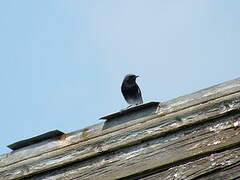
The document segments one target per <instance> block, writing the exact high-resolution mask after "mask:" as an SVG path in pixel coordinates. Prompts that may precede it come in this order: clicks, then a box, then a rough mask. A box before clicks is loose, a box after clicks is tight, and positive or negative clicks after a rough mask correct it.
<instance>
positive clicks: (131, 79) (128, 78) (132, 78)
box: [123, 74, 139, 83]
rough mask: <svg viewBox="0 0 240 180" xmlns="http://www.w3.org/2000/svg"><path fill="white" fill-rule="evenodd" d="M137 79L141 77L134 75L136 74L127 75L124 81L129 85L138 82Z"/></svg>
mask: <svg viewBox="0 0 240 180" xmlns="http://www.w3.org/2000/svg"><path fill="white" fill-rule="evenodd" d="M137 77H139V76H137V75H134V74H127V75H126V76H125V77H124V80H123V81H125V82H129V83H131V82H136V79H137Z"/></svg>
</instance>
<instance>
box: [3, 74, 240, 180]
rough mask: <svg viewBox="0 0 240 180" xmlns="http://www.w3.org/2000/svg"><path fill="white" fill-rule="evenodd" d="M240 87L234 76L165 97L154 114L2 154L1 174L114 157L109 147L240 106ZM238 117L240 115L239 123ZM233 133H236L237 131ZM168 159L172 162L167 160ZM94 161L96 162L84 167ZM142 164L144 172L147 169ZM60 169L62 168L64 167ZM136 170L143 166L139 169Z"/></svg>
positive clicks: (16, 175)
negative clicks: (192, 90) (239, 117)
mask: <svg viewBox="0 0 240 180" xmlns="http://www.w3.org/2000/svg"><path fill="white" fill-rule="evenodd" d="M239 92H240V79H235V80H232V81H228V82H226V83H222V84H220V85H217V86H214V87H211V88H208V89H204V90H201V91H198V92H196V93H193V94H190V95H187V96H183V97H179V98H176V99H174V100H170V101H168V102H165V103H162V105H161V107H160V109H159V111H158V114H157V115H154V116H150V117H146V118H141V119H137V120H134V121H131V122H127V123H124V124H121V125H119V126H116V127H112V128H109V129H104V130H102V127H103V123H100V124H97V125H94V126H91V127H88V128H84V129H82V130H80V131H76V132H72V133H69V134H65V135H63V136H62V137H61V138H60V139H59V140H58V141H50V142H47V143H43V144H38V145H35V146H32V147H28V148H25V149H22V150H19V151H15V152H12V153H9V154H5V155H1V156H0V179H4V180H6V179H16V178H23V177H28V176H32V175H34V174H36V173H41V172H43V171H46V170H51V169H55V168H58V167H61V166H67V165H68V164H70V163H78V162H81V164H84V163H86V162H91V160H92V159H97V158H99V157H103V156H107V157H110V155H111V153H110V152H115V151H116V150H117V149H121V150H122V149H124V148H131V147H134V145H135V146H137V145H138V144H142V143H141V142H145V141H146V142H147V141H151V140H153V139H158V138H162V137H164V136H166V135H171V134H174V133H177V132H178V131H180V130H181V129H184V128H186V127H187V126H195V124H196V126H198V125H197V124H199V123H204V122H208V121H211V119H215V118H217V117H219V116H225V115H226V114H228V113H229V112H232V111H237V110H238V109H239V107H240V93H239ZM237 123H238V121H236V122H235V125H236V124H237ZM233 127H234V126H232V128H233ZM232 128H230V129H232ZM229 133H230V134H229V135H230V136H231V135H232V134H231V133H233V132H232V131H231V132H229ZM227 134H228V133H227ZM238 138H239V137H238ZM232 140H233V141H232ZM234 140H236V139H235V138H234V137H233V138H232V139H230V141H229V142H230V145H232V144H234V143H238V141H237V140H236V142H235V141H234ZM220 144H221V145H222V146H223V147H225V146H229V144H228V142H226V143H224V144H222V143H220ZM223 147H221V148H223ZM215 150H216V149H215ZM215 150H214V151H215ZM211 151H213V150H211ZM108 153H109V154H110V155H109V154H108ZM128 155H129V154H128ZM184 158H185V157H184ZM166 163H170V162H167V161H165V164H166ZM102 164H103V165H104V163H102ZM158 165H159V164H158ZM162 165H163V164H162ZM155 166H156V164H154V163H153V165H152V166H151V163H150V164H149V165H148V166H145V167H147V168H150V169H151V168H154V167H155ZM89 167H91V166H87V167H85V169H88V168H89ZM91 168H92V167H91ZM80 169H81V168H80ZM140 170H141V169H139V172H141V171H142V170H141V171H140ZM56 171H57V172H58V174H61V173H59V172H60V171H58V170H56ZM115 171H116V169H115ZM52 172H55V171H52ZM111 173H112V172H111ZM111 173H110V174H111ZM134 173H138V172H135V171H134ZM73 174H74V173H73ZM85 177H86V176H85ZM119 177H120V176H119ZM56 178H58V176H56Z"/></svg>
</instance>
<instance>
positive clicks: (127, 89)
mask: <svg viewBox="0 0 240 180" xmlns="http://www.w3.org/2000/svg"><path fill="white" fill-rule="evenodd" d="M137 77H139V76H136V75H134V74H128V75H126V76H125V77H124V79H123V82H122V86H121V91H122V94H123V97H124V99H125V100H126V101H127V103H128V104H130V106H128V107H131V106H133V105H138V104H142V103H143V100H142V93H141V90H140V88H139V87H138V85H137V83H136V78H137Z"/></svg>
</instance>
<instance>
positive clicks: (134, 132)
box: [0, 78, 240, 180]
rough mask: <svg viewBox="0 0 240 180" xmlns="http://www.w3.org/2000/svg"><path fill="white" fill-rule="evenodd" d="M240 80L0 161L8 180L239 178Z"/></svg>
mask: <svg viewBox="0 0 240 180" xmlns="http://www.w3.org/2000/svg"><path fill="white" fill-rule="evenodd" d="M239 108H240V78H238V79H235V80H232V81H228V82H225V83H222V84H220V85H217V86H213V87H210V88H207V89H203V90H201V91H198V92H195V93H193V94H190V95H186V96H182V97H179V98H176V99H173V100H170V101H167V102H164V103H161V104H160V107H159V108H158V110H157V113H156V114H154V115H150V116H147V117H143V118H139V119H135V120H131V121H128V122H125V123H122V124H117V125H116V126H112V127H110V128H106V129H103V127H104V123H99V124H96V125H93V126H91V127H87V128H84V129H82V130H79V131H75V132H72V133H69V134H63V135H61V136H60V137H59V138H58V139H57V140H49V141H47V142H45V143H40V144H35V145H33V146H28V147H25V148H22V149H19V150H17V151H13V152H11V153H8V154H4V155H1V156H0V180H8V179H33V180H38V179H59V180H62V179H81V180H82V179H90V180H91V179H93V180H98V179H101V180H103V179H104V180H108V179H144V180H145V179H151V180H152V179H166V180H170V179H172V180H173V179H174V180H176V179H179V180H180V179H184V180H185V179H186V180H187V179H199V180H200V179H201V180H202V179H215V180H216V179H228V180H230V179H240V111H239Z"/></svg>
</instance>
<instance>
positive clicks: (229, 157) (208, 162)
mask: <svg viewBox="0 0 240 180" xmlns="http://www.w3.org/2000/svg"><path fill="white" fill-rule="evenodd" d="M239 163H240V147H237V148H233V149H230V150H226V151H222V152H216V153H212V154H211V155H208V156H205V157H200V158H198V159H195V160H189V161H188V162H183V163H181V164H180V165H175V166H174V167H170V168H162V169H156V170H154V171H152V172H151V173H150V172H149V174H147V173H143V174H142V175H139V176H138V178H137V179H139V180H156V179H164V180H183V179H184V180H192V179H196V180H197V179H198V180H200V179H202V180H206V179H207V180H209V179H211V178H210V177H211V176H212V177H214V178H215V179H214V180H216V179H217V180H218V179H220V178H223V179H227V180H231V179H234V178H236V177H237V176H240V166H239ZM233 166H234V168H233ZM236 169H237V170H238V171H237V172H236ZM231 172H234V174H233V173H231ZM219 174H221V175H219ZM230 176H231V177H230ZM233 176H234V177H233ZM130 179H131V178H130Z"/></svg>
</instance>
